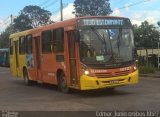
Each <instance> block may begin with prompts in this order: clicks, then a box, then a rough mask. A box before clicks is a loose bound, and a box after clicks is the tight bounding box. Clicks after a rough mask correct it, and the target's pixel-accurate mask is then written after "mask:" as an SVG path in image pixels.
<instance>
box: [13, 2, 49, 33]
mask: <svg viewBox="0 0 160 117" xmlns="http://www.w3.org/2000/svg"><path fill="white" fill-rule="evenodd" d="M51 15H52V14H51V13H50V12H49V11H47V10H44V9H42V8H40V7H39V6H32V5H30V6H26V7H24V9H23V10H21V11H20V14H19V16H18V17H17V18H15V19H14V25H13V26H14V29H15V32H17V31H24V30H27V29H31V28H36V27H39V26H42V25H47V24H50V23H52V21H51V20H50V18H51Z"/></svg>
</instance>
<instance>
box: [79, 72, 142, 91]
mask: <svg viewBox="0 0 160 117" xmlns="http://www.w3.org/2000/svg"><path fill="white" fill-rule="evenodd" d="M138 77H139V72H138V70H136V71H135V72H133V73H131V74H129V75H127V76H119V77H112V78H96V77H90V76H86V75H82V76H81V78H80V82H81V83H80V84H81V90H91V89H101V88H113V87H117V86H125V85H128V84H136V83H138ZM116 81H118V83H117V82H116ZM114 82H115V83H114Z"/></svg>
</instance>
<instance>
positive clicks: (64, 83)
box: [58, 73, 70, 93]
mask: <svg viewBox="0 0 160 117" xmlns="http://www.w3.org/2000/svg"><path fill="white" fill-rule="evenodd" d="M58 81H59V82H58V85H59V89H60V90H61V91H62V92H64V93H69V92H70V89H69V87H68V86H67V80H66V77H65V75H64V73H61V74H60V76H59V80H58Z"/></svg>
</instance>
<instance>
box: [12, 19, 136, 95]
mask: <svg viewBox="0 0 160 117" xmlns="http://www.w3.org/2000/svg"><path fill="white" fill-rule="evenodd" d="M134 50H135V46H134V36H133V32H132V25H131V22H130V20H129V19H128V18H124V17H109V16H107V17H99V16H95V17H81V18H74V19H70V20H66V21H62V22H57V23H54V24H50V25H47V26H43V27H40V28H36V29H31V30H27V31H23V32H19V33H15V34H12V35H10V69H11V73H12V74H13V75H14V76H17V77H20V78H23V79H24V82H25V84H26V85H30V84H32V82H33V81H37V82H40V83H49V84H54V85H58V87H59V88H60V89H61V91H62V92H69V90H70V89H72V88H73V89H79V90H92V89H102V88H110V89H113V88H115V87H118V86H125V85H129V84H136V83H137V82H138V79H139V72H138V67H137V63H136V56H135V55H136V53H135V51H134Z"/></svg>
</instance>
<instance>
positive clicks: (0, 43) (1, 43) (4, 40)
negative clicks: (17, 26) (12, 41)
mask: <svg viewBox="0 0 160 117" xmlns="http://www.w3.org/2000/svg"><path fill="white" fill-rule="evenodd" d="M12 32H13V31H12V26H11V25H9V26H8V27H7V28H6V29H5V31H4V32H2V33H1V34H0V48H8V47H9V35H10V34H11V33H12Z"/></svg>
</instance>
